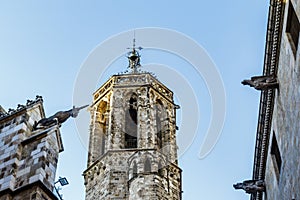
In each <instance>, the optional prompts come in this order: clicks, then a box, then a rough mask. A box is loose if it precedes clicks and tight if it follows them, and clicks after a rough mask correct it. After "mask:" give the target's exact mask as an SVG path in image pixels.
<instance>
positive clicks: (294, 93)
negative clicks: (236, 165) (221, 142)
mask: <svg viewBox="0 0 300 200" xmlns="http://www.w3.org/2000/svg"><path fill="white" fill-rule="evenodd" d="M291 2H292V3H293V5H294V8H295V10H296V13H297V16H298V19H300V1H299V0H293V1H287V3H286V8H285V16H284V26H283V32H282V40H281V48H280V57H279V65H278V73H277V76H278V81H279V90H277V91H276V95H275V105H274V112H273V120H272V131H271V136H270V144H269V150H268V158H267V166H266V177H265V182H266V194H265V198H266V199H268V200H282V199H290V200H292V199H300V190H299V188H300V182H299V180H300V173H299V172H300V159H299V158H300V141H299V140H300V123H299V119H300V65H299V64H300V63H299V54H300V51H299V47H298V51H297V53H296V56H294V54H293V51H292V47H291V44H290V42H291V41H290V38H289V37H288V35H287V33H286V31H285V30H286V24H287V16H288V11H289V9H288V8H289V6H290V5H291ZM273 137H275V138H276V140H277V143H278V148H279V154H280V155H279V156H280V157H281V160H282V163H281V167H280V169H277V166H278V165H277V163H276V162H277V161H276V159H275V157H274V155H272V153H271V152H272V140H273V139H274V138H273Z"/></svg>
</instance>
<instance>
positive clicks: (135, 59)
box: [127, 31, 142, 74]
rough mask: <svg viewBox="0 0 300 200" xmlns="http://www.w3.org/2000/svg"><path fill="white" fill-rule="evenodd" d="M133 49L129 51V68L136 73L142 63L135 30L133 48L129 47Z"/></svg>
mask: <svg viewBox="0 0 300 200" xmlns="http://www.w3.org/2000/svg"><path fill="white" fill-rule="evenodd" d="M128 49H130V50H131V51H130V52H128V56H127V58H128V61H129V66H128V68H129V69H131V73H133V74H135V73H138V68H139V67H141V64H140V57H141V56H140V54H139V52H138V51H137V49H136V48H135V31H134V32H133V44H132V48H128ZM138 50H142V47H138Z"/></svg>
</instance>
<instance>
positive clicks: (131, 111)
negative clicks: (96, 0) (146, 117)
mask: <svg viewBox="0 0 300 200" xmlns="http://www.w3.org/2000/svg"><path fill="white" fill-rule="evenodd" d="M128 103H129V107H128V109H127V110H126V112H125V148H137V95H136V94H132V95H131V97H130V99H129V102H128Z"/></svg>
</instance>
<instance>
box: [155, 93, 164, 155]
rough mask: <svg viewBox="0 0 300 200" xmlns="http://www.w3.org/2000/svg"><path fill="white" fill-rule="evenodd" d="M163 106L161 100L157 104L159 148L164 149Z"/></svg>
mask: <svg viewBox="0 0 300 200" xmlns="http://www.w3.org/2000/svg"><path fill="white" fill-rule="evenodd" d="M162 118H163V104H162V102H161V100H160V99H158V100H157V102H156V130H157V137H156V138H157V139H156V141H157V146H158V148H160V149H161V148H162V146H163V131H162V127H163V126H162V125H163V124H162V122H163V119H162Z"/></svg>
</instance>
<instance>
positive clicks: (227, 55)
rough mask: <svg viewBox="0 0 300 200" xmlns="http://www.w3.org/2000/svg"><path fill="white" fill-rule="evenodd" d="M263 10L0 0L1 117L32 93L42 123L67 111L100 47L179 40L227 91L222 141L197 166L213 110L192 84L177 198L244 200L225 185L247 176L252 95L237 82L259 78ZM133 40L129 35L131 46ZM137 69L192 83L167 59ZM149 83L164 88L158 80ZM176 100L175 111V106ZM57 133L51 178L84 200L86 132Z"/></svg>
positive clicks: (201, 4)
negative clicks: (157, 31)
mask: <svg viewBox="0 0 300 200" xmlns="http://www.w3.org/2000/svg"><path fill="white" fill-rule="evenodd" d="M268 4H269V2H268V1H262V0H252V1H240V0H228V1H203V0H187V1H157V0H153V1H144V0H141V1H121V0H115V1H100V0H99V1H70V0H66V1H57V0H53V1H31V0H27V1H6V2H4V1H2V2H1V3H0V26H1V31H0V69H1V70H0V72H1V73H0V77H1V79H0V80H1V81H0V91H1V96H0V105H2V106H3V107H4V108H5V109H8V108H15V107H16V105H17V104H19V103H21V104H22V103H26V100H27V99H34V98H35V95H37V94H38V95H42V96H43V98H44V107H45V111H46V115H47V116H50V115H52V114H54V113H55V112H56V111H58V110H67V109H69V108H70V107H71V106H72V105H73V99H72V98H73V91H74V85H75V83H76V77H77V75H78V74H79V72H80V69H81V67H82V64H83V63H84V61H85V60H86V58H87V57H88V55H89V54H90V52H91V51H93V50H94V49H95V48H96V47H97V46H98V45H99V44H101V43H102V42H103V41H105V40H106V39H107V38H109V37H111V36H113V35H116V34H119V33H121V32H124V31H129V30H133V29H138V28H143V27H158V28H167V29H172V30H175V31H178V32H181V33H183V34H185V35H187V36H189V37H190V38H192V39H193V40H195V41H196V42H197V43H198V44H199V45H201V46H202V47H203V48H204V49H205V50H206V51H207V53H208V54H209V56H210V57H211V59H212V60H213V62H214V63H215V65H216V67H217V68H218V70H219V72H220V75H221V77H222V80H223V83H224V87H225V92H226V119H225V124H224V128H223V131H222V134H221V137H220V139H219V141H218V143H217V144H216V146H215V148H214V149H213V151H212V152H211V153H210V154H209V155H208V156H207V157H205V158H204V159H199V157H198V154H199V149H200V145H201V144H202V142H203V139H204V135H205V133H206V131H207V128H208V126H209V125H208V124H209V119H210V114H211V105H210V99H209V93H208V91H207V88H206V87H205V83H204V81H203V79H202V78H201V77H199V80H196V81H194V82H191V83H190V84H191V86H192V88H193V90H194V91H195V95H196V96H197V98H198V103H199V105H198V106H199V110H200V111H199V112H200V124H199V131H198V132H197V135H196V137H195V140H194V141H193V143H192V145H191V146H189V148H188V150H187V151H186V152H185V153H184V154H182V155H180V159H179V162H180V167H181V168H182V169H183V191H184V193H183V198H184V199H185V200H198V199H209V200H220V199H224V200H244V199H249V196H248V195H247V194H245V193H244V192H243V191H235V190H234V189H233V187H232V184H234V183H236V182H239V181H242V180H246V179H251V176H252V164H253V155H254V145H255V134H256V126H257V114H258V103H259V95H260V93H259V92H258V91H255V90H254V89H252V88H251V89H250V88H248V87H243V86H242V85H241V84H240V82H241V81H242V80H243V79H246V78H249V77H251V76H253V75H260V74H261V73H262V64H263V57H264V46H265V35H266V34H265V33H266V23H267V14H268V13H267V12H268ZM138 39H139V38H138V36H137V42H138ZM142 42H143V41H140V43H142ZM128 44H131V41H128ZM124 48H126V47H124ZM104 56H105V55H104ZM143 63H145V64H147V63H161V64H163V65H168V66H169V67H174V69H175V70H177V71H179V73H180V74H182V76H183V77H185V78H186V80H189V76H190V77H193V76H192V74H190V75H189V74H188V73H192V72H191V71H188V70H187V71H181V70H182V68H184V67H185V66H188V64H187V63H185V61H183V60H182V59H180V58H178V57H176V56H172V55H170V54H168V53H166V52H154V51H151V50H148V51H147V50H145V51H143V52H142V64H143ZM126 67H127V60H126V57H125V56H121V57H120V58H119V59H118V60H117V61H115V62H114V63H113V65H112V66H111V68H110V70H109V72H107V73H106V76H104V77H102V78H100V74H99V83H98V85H95V89H96V88H97V86H99V85H100V84H101V83H103V82H104V81H105V80H106V78H107V77H109V75H111V74H114V73H118V72H121V71H124V70H125V69H126ZM145 68H146V67H145ZM157 76H158V78H161V79H160V80H161V81H162V82H164V74H159V73H158V74H157ZM191 79H193V78H191ZM197 81H198V82H197ZM165 82H168V80H166V81H165ZM166 85H168V84H167V83H166ZM171 89H172V90H174V92H176V90H179V88H171ZM91 95H92V94H91ZM89 98H91V97H89ZM177 98H178V101H179V102H180V99H181V98H183V97H180V96H177ZM86 103H90V102H86ZM181 109H182V110H184V109H186V108H184V107H181ZM182 112H183V111H182ZM80 114H82V115H84V113H80ZM181 120H183V119H181ZM181 120H179V121H181ZM188 120H195V117H194V116H190V118H189V119H188ZM61 133H62V137H63V143H64V147H65V151H64V152H63V153H61V154H60V159H59V166H58V171H57V175H58V176H66V177H67V178H68V180H69V182H70V185H68V186H65V187H64V188H63V190H62V193H63V195H64V199H65V200H83V199H84V185H83V177H82V176H81V174H82V172H83V171H84V170H85V168H86V160H87V149H86V143H85V141H84V140H83V139H82V138H81V136H80V135H81V134H84V133H78V131H77V128H76V124H75V122H74V120H73V119H72V120H69V121H67V122H66V123H65V124H63V126H62V128H61ZM85 134H86V135H87V134H88V126H87V127H86V133H85ZM180 134H184V133H182V132H180Z"/></svg>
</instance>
